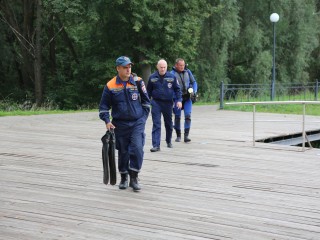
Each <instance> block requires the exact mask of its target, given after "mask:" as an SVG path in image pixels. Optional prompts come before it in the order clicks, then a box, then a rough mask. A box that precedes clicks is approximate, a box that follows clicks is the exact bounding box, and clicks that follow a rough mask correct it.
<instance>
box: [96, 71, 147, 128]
mask: <svg viewBox="0 0 320 240" xmlns="http://www.w3.org/2000/svg"><path fill="white" fill-rule="evenodd" d="M110 109H112V112H111V116H112V119H114V120H119V121H122V120H125V121H134V120H137V119H139V118H142V117H145V118H146V119H147V117H148V115H149V112H150V99H149V96H148V93H147V90H146V86H145V84H144V82H143V81H142V79H141V78H139V79H138V81H134V79H133V76H131V77H130V79H129V80H128V81H127V83H126V86H124V84H123V81H122V80H121V79H120V78H119V76H115V77H114V78H112V79H111V80H110V81H109V82H108V83H107V84H106V86H105V87H104V89H103V93H102V97H101V101H100V106H99V117H100V119H101V120H103V121H105V122H106V123H109V122H110Z"/></svg>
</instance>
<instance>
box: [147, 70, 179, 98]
mask: <svg viewBox="0 0 320 240" xmlns="http://www.w3.org/2000/svg"><path fill="white" fill-rule="evenodd" d="M147 91H148V95H149V97H150V98H152V99H154V100H159V101H167V102H173V98H174V97H175V98H177V99H180V101H181V89H180V85H179V82H178V81H177V79H176V78H175V76H174V75H173V74H171V73H170V72H166V73H165V75H164V76H160V75H159V72H158V71H156V72H154V73H153V74H151V75H150V77H149V81H148V85H147Z"/></svg>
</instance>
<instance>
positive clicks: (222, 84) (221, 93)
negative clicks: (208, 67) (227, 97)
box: [220, 81, 224, 109]
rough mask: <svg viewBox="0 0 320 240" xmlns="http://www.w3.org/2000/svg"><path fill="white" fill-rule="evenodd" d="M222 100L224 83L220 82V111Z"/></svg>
mask: <svg viewBox="0 0 320 240" xmlns="http://www.w3.org/2000/svg"><path fill="white" fill-rule="evenodd" d="M223 99H224V83H223V81H221V85H220V109H223Z"/></svg>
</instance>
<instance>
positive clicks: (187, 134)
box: [184, 128, 191, 142]
mask: <svg viewBox="0 0 320 240" xmlns="http://www.w3.org/2000/svg"><path fill="white" fill-rule="evenodd" d="M189 131H190V128H187V129H185V130H184V142H191V139H190V138H188V136H189Z"/></svg>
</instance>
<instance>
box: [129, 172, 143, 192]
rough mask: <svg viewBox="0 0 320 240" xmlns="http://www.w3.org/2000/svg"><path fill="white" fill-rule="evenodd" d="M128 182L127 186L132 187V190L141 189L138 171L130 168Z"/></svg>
mask: <svg viewBox="0 0 320 240" xmlns="http://www.w3.org/2000/svg"><path fill="white" fill-rule="evenodd" d="M129 173H130V184H129V186H130V187H132V188H133V191H135V192H137V191H139V190H141V187H140V185H139V183H138V172H136V171H132V170H130V172H129Z"/></svg>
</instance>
